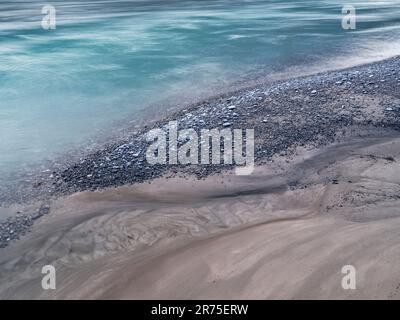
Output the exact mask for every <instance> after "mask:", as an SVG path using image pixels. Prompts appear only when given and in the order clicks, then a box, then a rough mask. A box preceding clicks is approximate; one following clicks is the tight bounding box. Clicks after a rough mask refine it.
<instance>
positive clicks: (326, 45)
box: [0, 0, 400, 179]
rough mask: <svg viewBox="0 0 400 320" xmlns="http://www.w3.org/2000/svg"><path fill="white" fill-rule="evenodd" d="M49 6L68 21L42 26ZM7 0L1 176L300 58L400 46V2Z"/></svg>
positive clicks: (322, 60) (326, 61)
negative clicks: (348, 11) (345, 21)
mask: <svg viewBox="0 0 400 320" xmlns="http://www.w3.org/2000/svg"><path fill="white" fill-rule="evenodd" d="M44 4H51V5H53V6H54V7H55V8H56V22H57V25H56V29H55V30H44V29H43V28H42V27H41V20H42V18H43V16H44V15H43V14H42V13H41V10H42V7H43V5H44ZM345 4H347V1H346V0H337V1H332V0H309V1H296V0H293V1H289V0H286V1H283V0H246V1H235V0H232V1H229V0H198V1H194V0H192V1H185V0H179V1H178V0H164V1H162V0H159V1H151V0H126V1H117V0H115V1H113V0H94V1H84V0H80V1H61V0H49V1H46V3H44V2H42V1H37V0H29V1H27V0H26V1H25V0H17V1H4V0H0V176H1V177H3V179H12V178H13V175H14V173H16V172H18V171H20V170H21V169H22V168H25V167H27V166H28V167H29V166H31V165H34V164H37V163H41V162H43V161H44V160H46V159H52V158H53V157H55V155H56V154H58V153H60V152H64V151H66V150H69V149H72V148H76V147H79V146H80V145H83V144H85V143H87V141H88V140H89V138H96V137H97V136H99V135H101V134H103V133H104V132H112V131H113V128H114V127H113V123H114V124H115V123H116V122H118V121H122V122H123V121H126V122H128V121H130V122H131V123H135V122H137V121H139V120H140V119H142V117H143V116H144V115H145V113H146V112H148V111H153V112H159V111H160V110H161V111H162V110H165V108H166V106H167V101H168V105H174V104H176V105H177V106H182V105H184V104H185V103H188V102H191V101H195V100H196V99H197V98H200V97H204V96H207V95H212V94H215V93H218V92H219V91H222V90H226V89H229V88H232V87H234V86H237V83H238V82H240V81H241V80H243V79H257V78H258V77H261V76H266V77H267V78H268V76H269V75H272V74H273V73H275V72H278V71H284V70H287V69H288V68H289V67H292V66H303V69H302V70H303V71H306V70H307V66H311V65H313V66H314V67H315V66H321V68H322V69H329V68H337V67H339V66H346V65H352V64H357V63H362V62H366V61H371V60H379V59H382V58H385V57H389V56H393V55H396V54H399V53H400V41H399V39H400V1H398V0H386V1H367V0H364V1H359V0H354V1H352V3H351V4H352V5H354V6H355V8H356V10H357V11H356V12H357V25H356V29H355V30H343V29H342V27H341V19H342V16H343V15H342V7H343V5H345Z"/></svg>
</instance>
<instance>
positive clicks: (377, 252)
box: [0, 129, 400, 299]
mask: <svg viewBox="0 0 400 320" xmlns="http://www.w3.org/2000/svg"><path fill="white" fill-rule="evenodd" d="M399 161H400V137H399V135H398V133H396V132H392V131H390V130H387V131H386V132H385V133H383V132H382V131H379V130H378V129H376V130H371V131H370V132H369V135H368V137H363V138H357V137H352V138H349V139H348V140H347V141H346V142H342V143H334V144H332V145H330V146H326V147H322V148H297V150H296V152H295V154H293V155H291V156H286V157H281V156H277V157H275V158H274V162H271V163H269V164H266V165H263V166H258V167H257V168H256V173H255V174H253V175H251V176H242V177H240V176H235V175H234V174H232V173H230V172H225V173H221V174H218V175H213V176H209V177H208V178H206V179H204V180H200V181H199V180H196V179H194V178H190V177H174V178H171V179H163V178H159V179H155V180H153V181H151V182H150V183H144V184H138V185H134V186H122V187H118V188H115V189H106V190H103V191H95V192H93V191H84V192H80V193H75V194H73V195H70V196H66V197H63V198H60V199H58V200H57V201H56V202H55V203H54V204H52V210H51V211H50V213H49V214H48V215H46V216H44V217H43V218H41V219H40V221H39V222H38V223H36V224H35V226H34V228H33V230H32V232H31V233H29V234H28V235H27V236H25V237H24V238H23V239H22V240H20V241H18V242H16V243H14V244H12V245H11V246H9V247H7V248H5V249H2V252H1V256H0V298H2V299H14V298H17V299H21V298H33V299H78V298H79V299H96V298H105V299H114V298H118V299H147V298H160V299H197V298H204V299H250V298H254V299H265V298H271V299H278V298H284V299H301V298H307V299H308V298H313V299H324V298H330V299H331V298H332V299H343V298H357V299H358V298H367V299H372V298H378V299H387V298H389V299H391V298H394V299H396V298H399V297H400V293H399V287H400V285H399V281H400V280H399V279H400V268H398V265H399V262H400V245H399V243H400V231H399V230H400V210H399V209H398V208H399V205H400V198H399V196H398V194H399V191H400V168H399V166H398V162H399ZM294 177H295V180H296V181H297V185H296V187H291V186H290V185H291V183H290V181H292V180H293V178H294ZM45 264H53V265H54V266H55V267H56V270H57V290H50V291H44V290H42V289H41V286H40V283H41V279H42V275H41V273H40V271H41V268H42V266H43V265H45ZM348 264H350V265H353V266H354V267H355V268H356V270H357V278H356V279H357V289H356V290H343V289H342V287H341V280H342V277H343V275H342V274H341V273H340V272H341V268H342V266H343V265H348Z"/></svg>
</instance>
